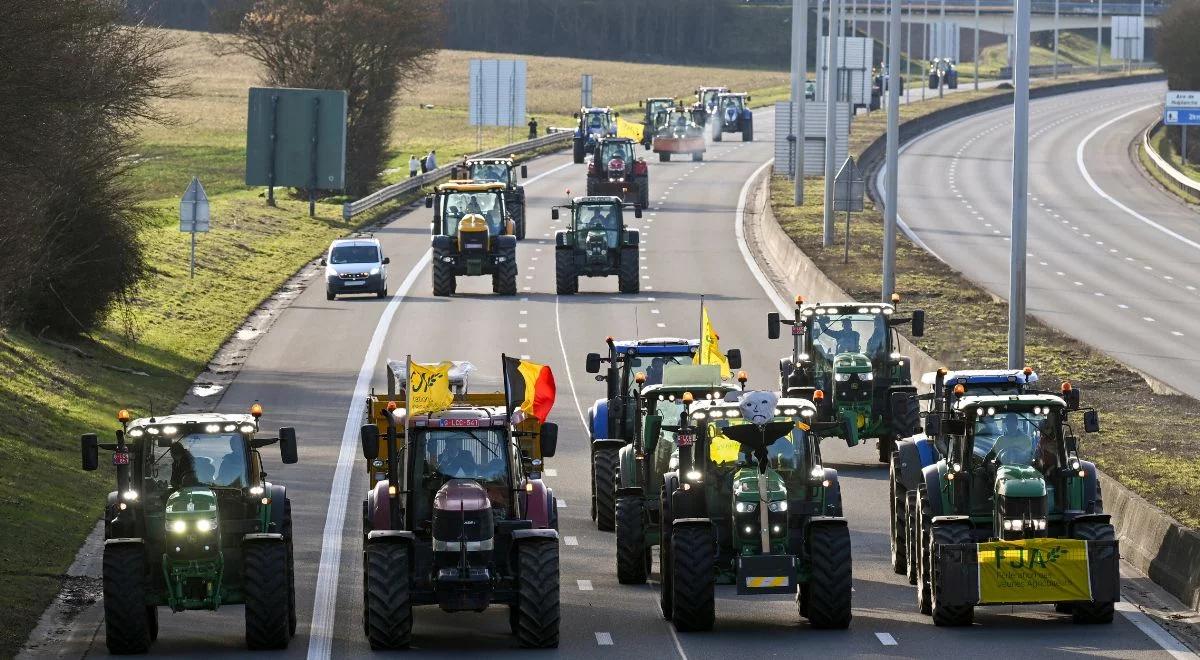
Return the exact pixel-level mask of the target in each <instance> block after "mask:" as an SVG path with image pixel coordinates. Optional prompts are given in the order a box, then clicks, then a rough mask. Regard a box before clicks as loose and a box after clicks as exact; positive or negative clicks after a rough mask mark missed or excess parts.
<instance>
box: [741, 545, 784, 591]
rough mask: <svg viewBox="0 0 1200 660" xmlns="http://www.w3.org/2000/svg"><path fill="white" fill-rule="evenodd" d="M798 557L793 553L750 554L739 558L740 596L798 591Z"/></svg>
mask: <svg viewBox="0 0 1200 660" xmlns="http://www.w3.org/2000/svg"><path fill="white" fill-rule="evenodd" d="M796 581H797V579H796V558H795V557H793V556H792V555H748V556H743V557H738V558H737V593H738V595H739V596H764V595H778V594H795V593H796Z"/></svg>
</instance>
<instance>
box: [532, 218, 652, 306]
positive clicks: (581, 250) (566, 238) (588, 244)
mask: <svg viewBox="0 0 1200 660" xmlns="http://www.w3.org/2000/svg"><path fill="white" fill-rule="evenodd" d="M630 206H632V207H633V215H634V217H636V218H640V217H642V207H641V206H639V205H637V204H629V203H624V202H622V201H621V198H620V197H612V196H594V197H576V198H574V199H573V200H571V201H570V202H569V203H567V204H565V205H563V206H555V207H553V208H551V209H550V217H551V218H552V219H554V220H558V218H559V214H558V211H559V209H560V208H565V209H567V210H568V212H569V213H570V214H571V217H570V219H569V220H568V221H567V225H566V227H565V228H564V229H560V230H558V231H557V232H555V234H554V280H555V291H556V292H557V293H558V295H560V296H569V295H573V294H576V293H579V278H580V277H581V276H586V277H608V276H610V275H616V276H617V290H618V291H620V292H621V293H637V292H638V289H640V288H641V286H640V280H639V279H638V278H639V273H640V272H641V271H640V270H638V266H639V265H640V261H639V260H638V249H639V248H638V245H639V243H640V242H641V241H640V236H641V234H640V233H639V232H638V230H637V229H634V228H633V227H630V226H629V225H627V224H626V223H625V212H624V209H625V208H627V207H630Z"/></svg>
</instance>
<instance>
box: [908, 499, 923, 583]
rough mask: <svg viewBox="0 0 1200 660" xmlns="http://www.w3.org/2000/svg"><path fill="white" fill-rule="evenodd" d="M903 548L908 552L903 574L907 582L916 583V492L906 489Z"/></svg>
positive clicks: (917, 553)
mask: <svg viewBox="0 0 1200 660" xmlns="http://www.w3.org/2000/svg"><path fill="white" fill-rule="evenodd" d="M904 550H905V552H907V554H908V565H907V566H905V576H906V577H907V578H908V583H909V584H916V583H917V557H918V556H919V554H920V553H919V552H918V550H917V493H916V491H911V490H910V491H908V492H907V493H905V497H904Z"/></svg>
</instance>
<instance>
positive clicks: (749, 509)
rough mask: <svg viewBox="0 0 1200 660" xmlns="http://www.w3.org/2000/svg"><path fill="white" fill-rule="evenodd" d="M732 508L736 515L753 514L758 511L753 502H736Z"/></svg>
mask: <svg viewBox="0 0 1200 660" xmlns="http://www.w3.org/2000/svg"><path fill="white" fill-rule="evenodd" d="M733 508H734V510H735V511H737V512H738V513H754V512H755V511H758V504H755V503H754V502H738V503H737V504H734V505H733Z"/></svg>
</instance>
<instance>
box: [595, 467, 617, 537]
mask: <svg viewBox="0 0 1200 660" xmlns="http://www.w3.org/2000/svg"><path fill="white" fill-rule="evenodd" d="M592 466H593V471H594V473H595V475H596V476H595V477H594V479H595V488H596V529H598V530H600V531H602V532H611V531H613V530H614V529H616V515H617V511H616V507H617V485H616V482H615V480H614V478H613V477H614V475H615V473H616V469H617V450H616V449H611V448H602V449H596V451H594V452H592Z"/></svg>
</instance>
